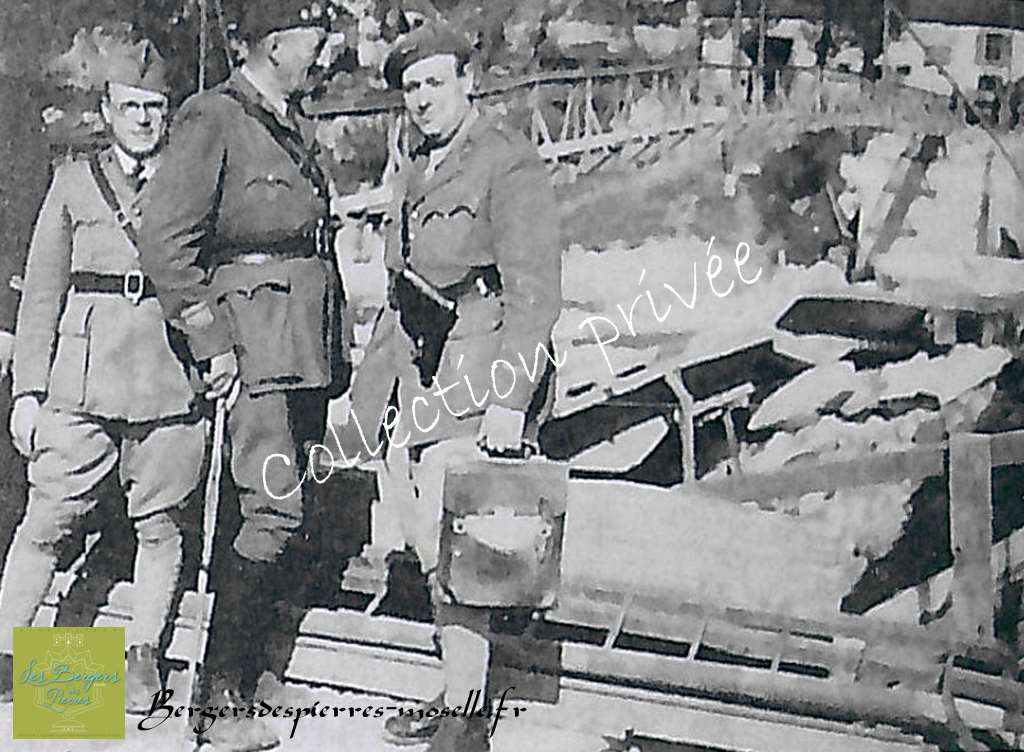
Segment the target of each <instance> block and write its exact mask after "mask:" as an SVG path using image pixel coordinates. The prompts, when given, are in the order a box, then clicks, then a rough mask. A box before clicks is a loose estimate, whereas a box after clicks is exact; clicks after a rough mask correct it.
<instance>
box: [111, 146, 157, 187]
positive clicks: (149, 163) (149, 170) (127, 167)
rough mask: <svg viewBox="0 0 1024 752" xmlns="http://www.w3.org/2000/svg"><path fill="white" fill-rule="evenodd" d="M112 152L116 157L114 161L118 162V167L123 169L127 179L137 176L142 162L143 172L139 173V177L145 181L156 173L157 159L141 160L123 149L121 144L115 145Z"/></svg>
mask: <svg viewBox="0 0 1024 752" xmlns="http://www.w3.org/2000/svg"><path fill="white" fill-rule="evenodd" d="M111 151H112V152H113V155H114V161H116V162H117V165H118V167H120V168H121V172H122V173H124V176H125V177H126V178H127V177H129V176H131V175H133V174H135V170H136V168H137V167H138V165H139V163H140V162H141V163H142V172H141V173H139V177H141V178H142V179H143V180H149V179H150V178H151V177H152V176H153V173H154V172H156V159H155V158H153V157H148V158H146V159H139V158H138V157H134V156H132V155H131V154H129V153H128V152H126V151H125V150H124V149H122V148H121V146H120V144H114V146H113V148H112V149H111Z"/></svg>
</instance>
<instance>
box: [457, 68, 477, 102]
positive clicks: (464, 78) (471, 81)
mask: <svg viewBox="0 0 1024 752" xmlns="http://www.w3.org/2000/svg"><path fill="white" fill-rule="evenodd" d="M459 83H460V84H461V88H462V92H463V93H464V94H465V95H466V96H467V97H468V96H469V95H470V94H472V93H473V88H474V87H475V86H476V72H475V71H474V70H473V66H472V65H471V64H470V63H466V66H465V67H464V68H463V69H462V75H460V76H459Z"/></svg>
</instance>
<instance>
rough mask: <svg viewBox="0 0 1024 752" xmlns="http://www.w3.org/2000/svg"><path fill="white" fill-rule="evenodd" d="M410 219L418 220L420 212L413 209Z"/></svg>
mask: <svg viewBox="0 0 1024 752" xmlns="http://www.w3.org/2000/svg"><path fill="white" fill-rule="evenodd" d="M412 218H413V219H419V218H420V210H419V209H413V210H412Z"/></svg>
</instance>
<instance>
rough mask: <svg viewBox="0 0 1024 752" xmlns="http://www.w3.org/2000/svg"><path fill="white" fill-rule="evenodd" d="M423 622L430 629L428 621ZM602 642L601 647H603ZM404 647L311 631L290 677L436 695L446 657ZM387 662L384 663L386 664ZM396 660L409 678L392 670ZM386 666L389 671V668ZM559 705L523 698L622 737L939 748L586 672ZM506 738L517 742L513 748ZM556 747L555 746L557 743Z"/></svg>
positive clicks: (575, 724) (537, 718) (594, 732)
mask: <svg viewBox="0 0 1024 752" xmlns="http://www.w3.org/2000/svg"><path fill="white" fill-rule="evenodd" d="M423 629H424V630H427V629H429V628H428V627H426V626H425V625H423ZM595 649H596V648H595ZM397 652H398V651H394V650H388V651H385V650H382V649H380V648H376V647H371V646H366V645H353V644H349V643H337V642H333V641H330V640H323V639H317V638H310V637H303V638H301V639H300V644H299V649H297V650H296V652H295V655H294V657H293V659H292V663H291V666H290V667H289V671H288V673H289V676H290V677H292V678H295V679H299V680H306V681H312V682H317V683H323V682H324V681H325V679H327V680H328V683H331V684H337V685H342V686H346V687H354V688H357V689H363V690H368V691H379V690H378V689H375V688H376V687H378V686H379V685H381V684H382V683H383V684H387V685H389V686H390V687H391V688H392V689H391V691H390V692H387V694H391V695H393V696H396V697H403V698H404V697H409V696H410V688H412V691H413V693H412V696H415V697H417V698H419V699H423V700H426V699H429V698H430V697H432V696H434V694H436V692H437V690H438V688H439V687H440V682H441V667H440V662H439V661H438V660H437V659H436V658H433V657H428V656H411V657H410V658H409V659H404V658H402V657H401V656H398V655H396V654H397ZM382 661H383V662H384V663H383V664H382ZM393 663H394V665H396V666H397V667H398V671H399V672H400V673H401V674H402V681H401V682H396V681H393V680H392V679H391V678H390V677H389V676H388V675H387V674H388V673H389V672H390V667H391V665H393ZM382 665H386V666H387V667H388V671H381V667H382ZM559 695H560V697H559V702H558V704H557V705H547V704H542V703H532V702H525V703H521V702H519V701H516V702H515V704H516V705H525V706H526V707H527V708H528V710H527V712H526V713H525V715H524V716H523V718H524V720H528V721H529V723H530V725H531V727H533V726H534V725H535V724H539V725H540V726H541V727H542V728H545V729H552V730H561V731H567V730H568V731H577V732H581V733H584V734H586V735H588V736H592V737H594V738H596V737H598V736H600V735H605V736H608V737H612V738H615V737H621V736H622V735H623V732H624V730H625V729H627V728H632V729H633V730H634V731H635V732H637V733H642V734H644V735H649V736H652V737H656V738H659V739H665V740H675V741H678V742H681V743H689V744H700V745H705V746H707V745H712V746H715V747H722V748H729V749H757V750H759V752H847V750H849V749H851V748H855V749H857V750H858V752H904V750H905V751H906V752H910V751H911V750H927V751H930V750H932V749H933V748H931V747H928V746H922V744H921V741H920V740H919V739H915V738H914V737H913V736H911V735H908V734H901V733H898V732H896V731H894V730H891V729H884V728H868V727H865V726H862V725H855V724H848V723H841V722H834V721H825V720H820V719H813V718H801V717H794V716H785V715H781V714H779V713H776V712H772V711H769V710H761V709H757V708H747V707H739V706H736V705H729V704H726V703H721V702H715V701H712V700H703V699H696V698H689V697H681V696H678V695H672V694H669V693H666V692H661V691H655V690H651V689H639V688H630V687H610V686H608V685H606V684H604V683H601V682H595V681H592V680H589V679H586V678H567V677H563V678H562V679H561V680H560V693H559ZM513 723H514V721H513V720H509V721H507V722H506V727H507V729H512V731H511V732H510V733H511V734H514V735H515V740H514V742H513V739H512V737H511V736H509V737H506V738H504V739H503V738H502V731H503V727H502V725H501V724H499V725H498V729H497V731H496V733H495V739H494V744H495V748H496V749H505V748H508V749H513V748H515V749H519V748H520V747H521V742H522V737H526V735H527V734H526V732H522V733H521V734H520V733H517V732H515V731H514V726H513ZM505 742H510V743H509V744H508V745H507V747H506V746H505ZM553 748H554V747H552V749H553Z"/></svg>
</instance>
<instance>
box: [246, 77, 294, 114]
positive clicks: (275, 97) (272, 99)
mask: <svg viewBox="0 0 1024 752" xmlns="http://www.w3.org/2000/svg"><path fill="white" fill-rule="evenodd" d="M237 78H238V79H239V80H240V81H241V82H243V83H244V84H246V85H247V86H248V88H249V89H250V93H255V94H256V95H257V96H256V99H257V100H258V101H259V102H260V104H262V105H263V106H264V107H266V108H267V109H268V110H270V111H271V112H273V113H274V114H275V115H277V117H278V119H279V120H282V121H283V122H285V123H288V122H289V121H290V118H289V117H288V100H287V99H286V98H285V97H283V96H281V94H279V93H276V92H272V91H270V90H269V89H268V88H266V87H265V86H264V85H263V84H262V83H260V82H259V81H258V80H257V79H256V77H255V76H253V74H252V71H251V70H250V69H249V68H248V67H247V66H246V65H242V67H241V68H239V69H238V75H237Z"/></svg>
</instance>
